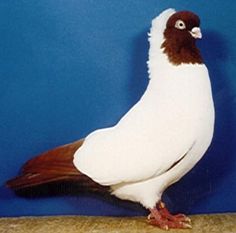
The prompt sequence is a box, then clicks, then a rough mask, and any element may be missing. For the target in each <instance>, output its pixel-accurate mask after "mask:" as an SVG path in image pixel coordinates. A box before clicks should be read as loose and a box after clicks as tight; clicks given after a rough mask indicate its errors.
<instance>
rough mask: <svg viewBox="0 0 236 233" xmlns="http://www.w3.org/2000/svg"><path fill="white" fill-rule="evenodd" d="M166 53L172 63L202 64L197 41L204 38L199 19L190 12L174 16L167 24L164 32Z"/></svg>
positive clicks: (180, 12)
mask: <svg viewBox="0 0 236 233" xmlns="http://www.w3.org/2000/svg"><path fill="white" fill-rule="evenodd" d="M164 38H165V40H164V43H163V44H162V48H164V53H166V54H167V56H168V58H169V60H170V62H171V63H173V64H175V65H180V64H182V63H192V64H195V63H199V64H201V63H202V58H201V55H200V52H199V50H198V49H197V47H196V43H195V41H196V39H200V38H202V33H201V29H200V19H199V17H198V16H197V15H196V14H194V13H192V12H190V11H179V12H177V13H175V14H173V15H172V16H171V17H170V18H169V19H168V21H167V23H166V29H165V31H164Z"/></svg>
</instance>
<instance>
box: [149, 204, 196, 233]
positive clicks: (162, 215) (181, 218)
mask: <svg viewBox="0 0 236 233" xmlns="http://www.w3.org/2000/svg"><path fill="white" fill-rule="evenodd" d="M150 212H151V213H150V214H149V216H148V222H149V223H150V224H152V225H156V226H158V227H160V228H161V229H164V230H168V229H169V228H179V229H188V228H192V226H191V220H190V218H188V217H187V216H185V215H184V214H177V215H172V214H171V213H170V212H169V211H168V209H167V208H166V207H165V204H164V203H163V202H160V203H159V204H158V206H157V207H156V208H153V209H150Z"/></svg>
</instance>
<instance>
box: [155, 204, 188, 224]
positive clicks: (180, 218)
mask: <svg viewBox="0 0 236 233" xmlns="http://www.w3.org/2000/svg"><path fill="white" fill-rule="evenodd" d="M158 209H159V212H160V214H161V216H163V217H164V218H167V219H168V220H170V221H181V222H186V223H191V219H190V218H189V217H187V216H186V215H184V214H176V215H173V214H171V213H170V212H169V210H168V209H167V208H166V206H165V204H164V203H163V202H162V201H160V202H159V204H158Z"/></svg>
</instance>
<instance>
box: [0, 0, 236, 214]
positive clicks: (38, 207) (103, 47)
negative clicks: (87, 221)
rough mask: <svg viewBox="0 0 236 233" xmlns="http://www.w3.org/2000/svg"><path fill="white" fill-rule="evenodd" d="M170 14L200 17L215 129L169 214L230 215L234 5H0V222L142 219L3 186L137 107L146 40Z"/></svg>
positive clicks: (234, 174)
mask: <svg viewBox="0 0 236 233" xmlns="http://www.w3.org/2000/svg"><path fill="white" fill-rule="evenodd" d="M169 7H174V8H176V9H177V10H184V9H187V10H192V11H194V12H195V13H197V14H198V15H199V16H200V17H201V20H202V24H201V25H202V31H203V39H202V40H201V41H199V43H198V45H199V47H200V48H201V51H202V54H203V56H204V58H205V62H206V64H207V66H208V68H209V72H210V75H211V80H212V88H213V94H214V100H215V107H216V127H215V135H214V140H213V143H212V145H211V147H210V149H209V150H208V153H207V154H206V156H205V157H204V158H203V159H202V160H201V161H200V163H199V164H198V165H197V166H196V167H195V168H194V169H193V170H192V171H191V172H190V173H189V174H188V175H186V176H185V177H184V178H183V179H182V180H181V181H180V182H179V183H177V184H175V185H173V186H172V187H171V188H169V189H168V190H167V192H166V193H165V195H164V199H165V200H166V202H167V203H168V206H169V207H170V208H171V210H173V211H185V212H186V213H192V214H193V213H214V212H226V211H232V212H233V211H236V150H235V148H236V135H235V134H236V133H235V132H236V108H235V106H236V79H235V73H236V64H235V58H236V43H235V42H236V27H235V10H236V3H235V0H231V1H230V0H227V1H220V0H211V1H204V0H199V1H195V0H189V1H183V0H181V1H180V0H178V1H177V0H172V1H170V0H165V1H161V0H155V1H154V0H149V1H146V0H139V1H135V0H128V1H127V0H120V1H108V0H107V1H105V0H100V1H90V0H80V1H76V0H64V1H62V0H54V1H53V0H39V1H23V0H18V1H13V0H7V1H4V0H1V1H0V216H20V215H54V214H78V215H79V214H88V215H143V214H146V212H145V210H144V209H143V208H142V207H140V206H139V205H134V204H130V203H126V202H121V201H118V200H116V199H113V198H112V199H109V200H107V199H106V198H105V199H104V198H100V197H99V196H95V195H85V194H81V195H78V196H75V195H69V196H64V195H59V196H58V195H57V196H55V197H38V198H31V199H27V198H23V197H18V196H16V195H15V194H14V193H13V192H11V191H10V190H8V189H6V188H5V187H4V182H5V181H6V180H7V179H9V178H11V177H13V176H15V175H16V174H17V172H18V171H19V168H20V166H21V165H22V164H23V163H24V162H25V161H26V160H27V159H30V158H32V157H33V156H34V155H36V154H39V153H41V152H43V151H45V150H48V149H51V148H53V147H56V146H58V145H61V144H65V143H68V142H71V141H74V140H76V139H79V138H81V137H84V136H86V135H87V134H88V133H89V132H91V131H93V130H95V129H97V128H102V127H107V126H111V125H114V124H115V123H116V122H117V121H118V120H119V119H120V117H121V116H122V115H123V114H124V113H126V112H127V110H128V109H129V108H130V107H131V106H132V105H134V103H136V102H137V101H138V99H139V98H140V96H141V95H142V93H143V92H144V90H145V88H146V86H147V82H148V80H147V67H146V61H147V55H148V46H149V45H148V42H147V32H148V30H149V28H150V23H151V20H152V18H154V17H155V16H156V15H158V14H159V13H160V12H161V11H162V10H163V9H165V8H169ZM199 91H201V90H199Z"/></svg>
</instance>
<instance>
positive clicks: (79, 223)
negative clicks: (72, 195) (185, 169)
mask: <svg viewBox="0 0 236 233" xmlns="http://www.w3.org/2000/svg"><path fill="white" fill-rule="evenodd" d="M191 219H192V224H193V229H191V230H169V231H168V232H170V233H172V232H178V233H182V232H183V233H189V232H191V233H201V232H204V233H211V232H214V233H218V232H219V233H236V214H215V215H194V216H191ZM0 232H4V233H5V232H6V233H64V232H65V233H83V232H86V233H87V232H89V233H131V232H132V233H154V232H155V233H159V232H160V233H163V232H165V231H163V230H160V229H158V228H157V227H154V226H150V225H148V224H147V222H146V218H144V217H123V218H120V217H85V216H55V217H19V218H0Z"/></svg>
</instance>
